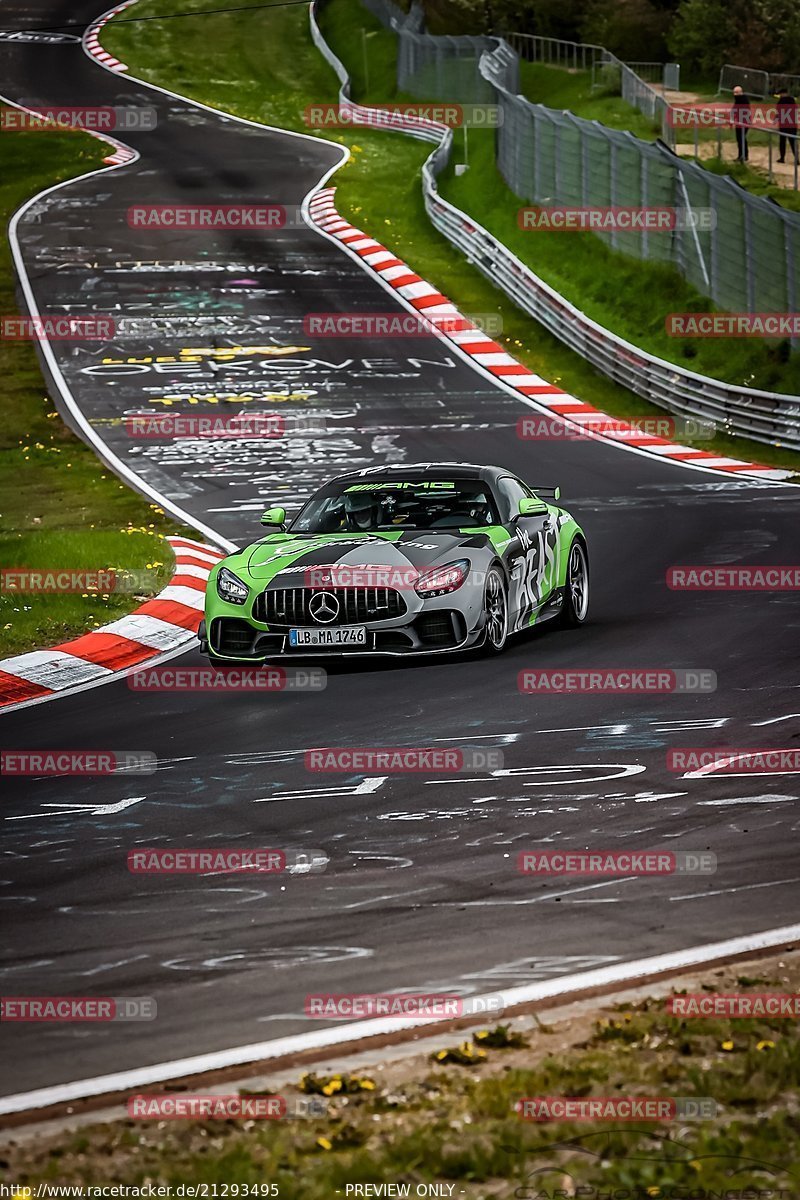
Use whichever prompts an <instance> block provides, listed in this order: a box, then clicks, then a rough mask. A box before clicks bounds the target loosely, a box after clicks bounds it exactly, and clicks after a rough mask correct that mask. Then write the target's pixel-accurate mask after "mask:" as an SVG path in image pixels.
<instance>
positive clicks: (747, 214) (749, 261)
mask: <svg viewBox="0 0 800 1200" xmlns="http://www.w3.org/2000/svg"><path fill="white" fill-rule="evenodd" d="M744 261H745V264H746V267H747V311H748V312H755V311H756V277H755V271H754V270H753V214H752V211H751V207H750V205H749V204H748V203H747V202H746V201H745V206H744Z"/></svg>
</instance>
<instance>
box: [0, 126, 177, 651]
mask: <svg viewBox="0 0 800 1200" xmlns="http://www.w3.org/2000/svg"><path fill="white" fill-rule="evenodd" d="M106 154H108V147H105V146H104V145H103V143H102V142H99V141H97V140H96V139H94V138H90V137H89V136H88V135H86V134H83V133H66V132H52V133H43V132H40V131H19V132H14V133H6V134H5V135H4V136H3V138H2V158H1V160H0V165H1V166H2V169H1V170H0V220H2V223H3V225H4V226H5V225H7V223H8V221H9V218H10V217H11V215H12V214H13V213H14V211H15V210H16V209H17V208H19V207H20V205H21V204H22V203H23V202H24V201H25V200H26V199H27V198H28V197H29V196H31V195H34V194H35V193H37V192H39V191H41V190H42V189H43V188H46V187H48V186H49V185H51V184H53V183H56V182H59V181H61V180H63V179H69V178H71V177H73V176H75V175H80V174H82V173H84V172H85V171H90V170H92V169H94V168H97V167H99V166H100V165H101V164H102V160H103V157H104V156H105V155H106ZM17 311H18V305H17V299H16V295H15V276H14V271H13V267H12V261H11V250H10V246H9V244H8V241H7V240H5V239H4V240H3V241H2V245H0V312H2V313H8V314H15V313H16V312H17ZM0 374H1V375H2V379H3V386H2V389H0V562H1V563H2V565H3V567H6V568H9V567H23V566H30V567H42V568H49V569H51V570H52V569H64V568H77V569H86V570H91V571H95V570H98V569H105V568H107V567H123V568H126V569H128V570H133V569H138V570H145V571H149V572H150V573H151V576H152V586H150V584H149V582H148V586H147V587H146V589H145V590H144V591H143V592H142V593H141V594H139V595H134V594H131V593H127V594H126V593H119V592H115V593H111V594H108V595H90V594H81V593H77V594H47V595H45V594H34V595H21V594H19V593H10V592H7V591H5V590H3V589H2V588H0V655H9V654H18V653H22V652H23V651H26V650H33V649H38V648H41V647H45V646H51V645H55V644H56V643H58V642H62V641H64V640H66V639H67V638H70V637H76V636H78V635H80V634H81V633H85V632H87V631H88V630H90V629H93V628H96V627H97V626H99V625H102V624H105V622H106V621H109V620H113V619H114V618H115V617H119V616H121V615H122V614H124V613H126V612H129V611H130V610H131V609H132V608H135V607H136V605H137V604H138V603H139V601H140V599H144V598H146V597H147V596H149V595H152V594H153V593H154V591H157V590H159V589H160V587H161V586H163V583H164V582H165V581H166V580H167V579H168V578H169V576H170V574H171V562H172V553H171V551H170V549H169V546H168V545H167V544H166V543H165V542H164V541H162V539H161V537H160V536H159V534H161V533H164V532H167V531H174V529H175V526H174V524H170V523H169V522H168V521H167V520H166V518H165V517H164V516H163V513H162V512H161V510H160V509H158V508H157V507H156V506H154V505H150V504H148V503H147V501H145V500H143V499H142V497H141V496H138V495H136V493H134V492H132V491H131V490H130V489H129V488H128V487H126V486H124V485H123V484H121V483H120V482H119V480H118V479H117V478H116V477H115V476H114V475H113V474H112V473H111V472H110V471H108V470H106V469H105V468H104V467H103V465H102V464H101V463H100V462H98V460H97V458H96V457H95V455H94V454H93V452H92V451H91V450H90V449H89V448H88V446H86V445H84V443H83V442H82V441H80V439H79V438H77V437H75V435H74V434H72V433H71V432H70V430H68V429H67V428H66V426H65V425H64V424H63V422H62V421H61V419H60V417H59V416H58V414H57V412H56V410H55V407H54V405H53V402H52V400H51V399H50V397H49V396H48V395H47V394H46V390H45V385H44V383H43V380H42V373H41V369H40V367H39V361H38V358H37V355H36V351H35V350H34V347H33V345H32V344H30V343H26V342H13V341H5V340H0Z"/></svg>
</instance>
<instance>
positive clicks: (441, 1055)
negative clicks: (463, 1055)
mask: <svg viewBox="0 0 800 1200" xmlns="http://www.w3.org/2000/svg"><path fill="white" fill-rule="evenodd" d="M436 1057H437V1058H438V1060H439V1062H441V1061H442V1059H443V1058H447V1051H446V1050H437V1051H436Z"/></svg>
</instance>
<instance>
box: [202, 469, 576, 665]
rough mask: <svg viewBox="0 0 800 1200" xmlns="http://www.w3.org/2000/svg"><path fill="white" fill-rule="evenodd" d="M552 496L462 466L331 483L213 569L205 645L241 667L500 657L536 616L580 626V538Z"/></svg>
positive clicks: (379, 472)
mask: <svg viewBox="0 0 800 1200" xmlns="http://www.w3.org/2000/svg"><path fill="white" fill-rule="evenodd" d="M544 494H547V495H549V497H550V499H545V498H544ZM559 495H560V493H559V490H558V488H531V487H529V486H528V485H527V484H526V483H523V482H522V480H521V479H518V478H517V477H516V476H515V475H513V474H511V472H510V471H505V470H503V469H502V468H501V467H481V466H471V465H468V464H465V463H417V464H415V465H412V466H393V467H371V468H369V469H367V470H362V471H353V472H351V473H349V474H347V475H340V476H339V477H338V478H336V479H334V480H332V481H331V482H330V483H328V484H326V486H325V487H323V488H321V489H320V491H318V492H317V493H316V494H315V495H314V496H312V497H311V499H310V500H308V502H307V503H306V504H305V505H304V507H303V508H302V509H301V511H300V512H299V513H298V514H297V516H296V517H295V518H294V519H293V520H292V521H291V522H290V523H289V524H287V521H286V513H285V511H284V509H282V508H270V509H268V510H267V511H266V512H265V513H264V515H263V516H262V518H261V522H262V525H265V526H266V527H267V528H268V529H269V530H270V532H269V533H267V535H266V537H263V538H262V539H261V540H260V541H258V542H255V543H254V544H253V545H251V546H248V547H247V548H246V549H244V550H239V551H237V552H236V553H235V554H231V555H229V556H228V557H227V558H225V559H222V560H221V561H220V563H219V564H218V565H217V566H215V567H214V569H213V571H212V572H211V575H210V576H209V580H208V587H207V591H206V603H205V620H204V621H203V622H202V624H201V626H200V631H199V637H200V646H201V650H202V651H203V653H205V654H207V655H208V656H209V657H210V658H211V659H212V660H213V661H215V662H239V663H241V662H263V661H266V660H268V659H275V658H283V659H287V658H295V657H297V656H301V655H314V656H318V655H320V654H331V653H333V654H340V655H342V654H343V655H348V656H349V655H358V654H361V655H372V654H392V655H402V654H433V653H445V652H451V651H454V650H467V649H470V648H473V647H483V648H484V650H485V651H486V653H490V654H498V653H499V652H500V651H501V650H502V649H503V648H504V646H505V644H506V641H507V639H508V637H509V635H510V634H512V633H515V632H517V631H520V630H523V629H527V628H528V627H530V626H531V625H534V624H536V625H538V624H540V623H541V622H542V621H547V620H550V619H557V620H558V621H559V623H561V624H562V625H568V626H569V625H580V624H581V623H582V622H583V621H585V620H586V614H587V610H588V606H589V558H588V552H587V546H586V538H585V536H584V533H583V531H582V529H581V528H580V526H579V525H578V524H577V523H576V521H575V520H574V518H573V517H572V516H570V514H569V513H568V512H566V511H565V510H564V509H563V508H560V507H558V506H557V504H556V503H555V502H556V501H557V500H558V499H559Z"/></svg>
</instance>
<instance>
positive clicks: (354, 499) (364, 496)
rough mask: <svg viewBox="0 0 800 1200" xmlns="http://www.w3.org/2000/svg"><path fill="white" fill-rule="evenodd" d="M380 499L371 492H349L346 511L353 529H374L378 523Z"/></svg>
mask: <svg viewBox="0 0 800 1200" xmlns="http://www.w3.org/2000/svg"><path fill="white" fill-rule="evenodd" d="M380 509H381V505H380V501H379V500H377V499H376V498H375V497H374V496H372V495H370V493H369V492H347V493H345V497H344V511H345V517H346V520H347V524H348V526H349V527H350V528H351V529H373V528H374V527H375V526H376V525H377V524H378V523H379V521H378V517H379V514H380Z"/></svg>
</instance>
